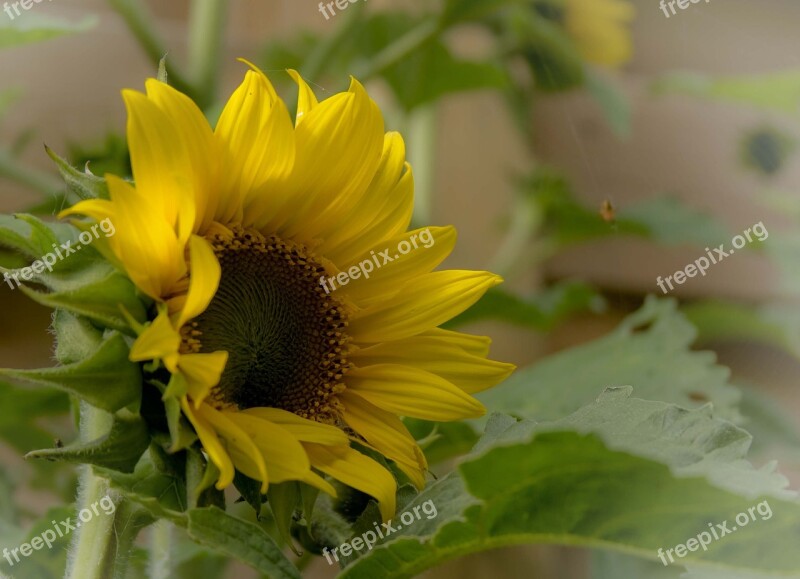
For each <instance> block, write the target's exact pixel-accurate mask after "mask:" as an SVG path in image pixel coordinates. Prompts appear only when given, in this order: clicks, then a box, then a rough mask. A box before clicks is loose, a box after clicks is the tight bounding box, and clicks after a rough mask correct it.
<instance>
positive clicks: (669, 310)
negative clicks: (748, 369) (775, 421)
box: [478, 297, 741, 421]
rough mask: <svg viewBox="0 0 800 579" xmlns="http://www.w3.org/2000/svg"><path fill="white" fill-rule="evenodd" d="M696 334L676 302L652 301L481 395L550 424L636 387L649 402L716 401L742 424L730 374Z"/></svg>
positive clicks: (498, 408) (496, 406)
mask: <svg viewBox="0 0 800 579" xmlns="http://www.w3.org/2000/svg"><path fill="white" fill-rule="evenodd" d="M695 336H696V330H695V329H694V327H693V326H692V325H691V324H690V323H689V322H688V321H687V320H686V318H685V317H684V316H683V315H682V314H680V313H679V312H678V311H677V304H676V302H675V301H674V300H658V299H656V298H653V297H650V298H648V300H647V301H646V303H645V305H644V306H643V307H642V308H641V309H640V310H639V311H637V312H635V313H634V314H632V315H630V316H628V317H627V318H625V320H623V322H622V323H621V324H620V325H619V326H618V327H617V328H616V329H615V330H614V331H613V332H611V333H610V334H609V335H607V336H605V337H603V338H600V339H599V340H595V341H593V342H590V343H587V344H584V345H581V346H578V347H576V348H572V349H570V350H566V351H564V352H559V353H557V354H555V355H553V356H549V357H547V358H545V359H544V360H542V361H540V362H538V363H536V364H535V365H534V366H532V367H529V368H525V369H522V370H518V371H517V372H516V373H515V374H514V375H512V376H511V377H510V378H509V379H508V380H506V382H504V383H503V385H502V386H501V387H499V388H495V389H492V390H489V391H487V392H485V393H482V394H479V395H478V398H479V399H480V400H481V401H482V402H483V403H484V404H485V405H486V406H487V407H488V408H491V409H493V410H496V411H499V412H508V413H510V414H514V415H517V416H522V417H525V418H535V419H537V420H547V419H556V418H560V417H562V416H565V415H567V414H569V413H571V412H574V411H575V410H577V409H578V408H580V407H582V406H585V405H586V404H589V403H590V402H591V401H592V400H594V399H595V398H596V397H597V395H598V394H599V393H600V392H602V391H603V389H604V388H605V387H607V386H610V385H618V384H632V385H635V387H636V394H637V396H640V397H642V398H647V399H649V400H662V401H665V402H673V403H675V404H679V405H681V406H684V407H689V408H691V407H697V406H699V405H702V404H705V403H706V402H709V401H711V402H713V403H714V407H715V409H716V411H717V412H718V414H719V415H720V416H722V417H724V418H727V419H730V420H734V421H739V420H741V416H740V414H739V411H738V409H737V406H738V403H739V400H740V393H739V392H738V390H736V389H735V388H733V387H732V386H730V385H729V384H728V377H729V373H730V372H729V370H728V369H727V368H724V367H722V366H718V365H717V364H716V357H715V355H714V354H713V353H711V352H695V351H692V350H691V346H692V343H693V342H694V340H695ZM676 368H679V369H680V372H676ZM534 385H535V386H534Z"/></svg>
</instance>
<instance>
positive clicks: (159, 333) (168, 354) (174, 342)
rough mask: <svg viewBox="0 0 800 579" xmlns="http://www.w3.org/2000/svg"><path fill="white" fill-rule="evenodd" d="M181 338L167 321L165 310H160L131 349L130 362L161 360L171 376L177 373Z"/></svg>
mask: <svg viewBox="0 0 800 579" xmlns="http://www.w3.org/2000/svg"><path fill="white" fill-rule="evenodd" d="M180 344H181V337H180V334H178V332H177V331H175V328H173V327H172V323H171V322H170V320H169V316H168V315H167V312H166V310H162V311H161V312H160V313H159V314H158V316H156V319H155V320H153V321H152V322H151V323H150V325H149V326H147V328H145V330H144V332H142V334H141V335H140V336H139V337H138V338H137V340H136V342H134V344H133V346H132V347H131V352H130V355H129V358H130V360H131V361H132V362H143V361H145V360H163V361H164V365H165V366H166V367H167V369H168V370H169V371H170V372H172V373H173V374H174V373H175V372H176V371H177V363H178V359H179V354H178V348H179V347H180Z"/></svg>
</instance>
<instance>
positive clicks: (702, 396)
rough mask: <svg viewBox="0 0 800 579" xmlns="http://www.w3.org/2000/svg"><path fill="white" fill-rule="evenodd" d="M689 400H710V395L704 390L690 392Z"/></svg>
mask: <svg viewBox="0 0 800 579" xmlns="http://www.w3.org/2000/svg"><path fill="white" fill-rule="evenodd" d="M689 400H694V401H695V402H708V396H706V395H705V394H703V393H702V392H689Z"/></svg>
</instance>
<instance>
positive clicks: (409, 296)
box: [348, 270, 503, 343]
mask: <svg viewBox="0 0 800 579" xmlns="http://www.w3.org/2000/svg"><path fill="white" fill-rule="evenodd" d="M502 281H503V280H502V278H501V277H500V276H497V275H495V274H493V273H489V272H483V271H461V270H446V271H436V272H433V273H428V274H425V275H423V276H420V277H418V278H416V279H414V280H413V281H411V282H409V283H406V284H405V285H404V286H402V287H401V288H400V291H399V292H398V293H397V295H396V296H394V297H393V298H391V299H390V300H388V301H387V302H386V303H384V304H380V305H378V306H375V307H373V308H366V309H364V310H362V311H361V312H358V313H357V314H355V315H354V317H353V319H352V320H351V322H350V326H349V328H348V333H349V334H350V335H351V336H353V338H354V340H355V342H356V343H365V342H366V343H368V342H386V341H390V340H399V339H402V338H408V337H410V336H414V335H416V334H419V333H420V332H424V331H425V330H429V329H431V328H433V327H436V326H438V325H440V324H443V323H444V322H446V321H447V320H449V319H451V318H453V317H455V316H457V315H458V314H460V313H461V312H463V311H464V310H466V309H467V308H469V307H470V306H471V305H472V304H474V303H475V302H477V301H478V300H479V299H480V298H481V296H483V294H484V293H486V291H487V290H488V289H489V288H490V287H492V286H495V285H497V284H499V283H501V282H502Z"/></svg>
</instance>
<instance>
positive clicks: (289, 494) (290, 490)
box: [267, 481, 302, 557]
mask: <svg viewBox="0 0 800 579" xmlns="http://www.w3.org/2000/svg"><path fill="white" fill-rule="evenodd" d="M298 486H299V485H298V484H297V483H296V482H295V481H289V482H283V483H272V484H271V485H269V490H268V491H267V502H268V503H269V507H270V509H271V510H272V516H273V517H274V518H275V525H276V526H277V527H278V533H279V534H280V536H281V538H282V539H283V540H284V541H286V543H287V544H288V545H289V547H290V548H291V549H292V551H294V554H295V555H297V556H298V557H299V556H301V555H302V553H301V552H300V551H299V550H298V549H297V547H295V545H294V542H293V541H292V523H293V522H294V518H295V511H296V510H297V506H298V505H299V504H300V489H299V488H298Z"/></svg>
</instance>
